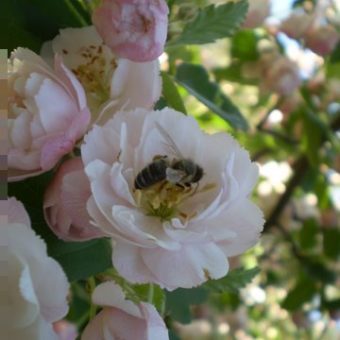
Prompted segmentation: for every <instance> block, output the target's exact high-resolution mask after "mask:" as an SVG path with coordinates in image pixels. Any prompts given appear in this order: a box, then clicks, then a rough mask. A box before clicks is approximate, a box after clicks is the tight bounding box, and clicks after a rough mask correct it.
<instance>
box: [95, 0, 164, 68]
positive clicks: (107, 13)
mask: <svg viewBox="0 0 340 340" xmlns="http://www.w3.org/2000/svg"><path fill="white" fill-rule="evenodd" d="M168 13H169V9H168V6H167V3H166V1H165V0H104V1H103V3H102V4H101V5H100V6H99V7H98V8H97V9H96V10H95V11H94V13H93V16H92V21H93V23H94V25H95V26H96V28H97V30H98V32H99V34H100V35H101V36H102V38H103V40H104V42H105V44H106V45H108V46H109V47H111V49H112V50H113V51H114V53H115V54H117V55H118V56H120V57H122V58H126V59H130V60H133V61H136V62H144V61H151V60H153V59H156V58H157V57H159V56H160V55H161V54H162V52H163V49H164V44H165V41H166V36H167V26H168Z"/></svg>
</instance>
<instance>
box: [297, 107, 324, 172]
mask: <svg viewBox="0 0 340 340" xmlns="http://www.w3.org/2000/svg"><path fill="white" fill-rule="evenodd" d="M302 119H303V131H304V133H303V137H302V144H303V148H304V150H305V152H306V155H307V157H308V160H309V162H310V163H311V164H312V165H313V166H317V165H318V164H319V148H320V145H321V141H322V137H323V130H322V129H323V128H324V127H323V126H322V129H321V128H320V127H321V123H320V120H319V119H318V118H317V117H316V116H315V114H314V112H311V111H309V110H308V109H307V110H304V111H303V115H302Z"/></svg>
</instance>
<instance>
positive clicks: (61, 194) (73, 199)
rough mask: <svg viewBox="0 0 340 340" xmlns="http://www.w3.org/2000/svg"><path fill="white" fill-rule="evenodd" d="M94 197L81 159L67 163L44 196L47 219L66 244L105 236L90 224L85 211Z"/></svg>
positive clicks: (70, 160)
mask: <svg viewBox="0 0 340 340" xmlns="http://www.w3.org/2000/svg"><path fill="white" fill-rule="evenodd" d="M90 196H91V189H90V182H89V180H88V178H87V177H86V175H85V173H84V166H83V163H82V161H81V158H80V157H78V158H73V159H69V160H67V161H66V162H64V163H63V164H62V165H61V166H60V168H59V169H58V171H57V173H56V175H55V176H54V178H53V180H52V182H51V183H50V185H49V187H48V188H47V190H46V193H45V197H44V215H45V220H46V222H47V224H48V225H49V227H50V228H51V229H52V231H53V232H54V233H55V234H56V235H57V236H58V237H59V238H61V239H63V240H65V241H85V240H90V239H93V238H98V237H103V236H105V235H104V234H103V232H102V231H101V230H100V229H99V228H96V227H94V226H93V225H91V223H90V216H89V214H88V212H87V210H86V203H87V200H88V199H89V198H90Z"/></svg>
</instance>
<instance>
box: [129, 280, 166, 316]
mask: <svg viewBox="0 0 340 340" xmlns="http://www.w3.org/2000/svg"><path fill="white" fill-rule="evenodd" d="M131 288H132V289H133V290H134V291H135V293H136V294H137V296H138V298H139V299H140V300H141V301H145V302H149V303H152V304H153V305H154V306H155V307H156V308H157V310H158V311H159V312H160V313H162V312H164V307H165V293H164V291H163V290H162V288H160V287H159V286H157V285H155V284H143V285H133V286H131ZM150 291H151V293H150Z"/></svg>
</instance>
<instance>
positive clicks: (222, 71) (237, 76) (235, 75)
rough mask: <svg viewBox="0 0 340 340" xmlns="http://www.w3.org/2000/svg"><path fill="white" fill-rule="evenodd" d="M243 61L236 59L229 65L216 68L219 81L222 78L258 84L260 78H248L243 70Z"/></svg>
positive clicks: (243, 83)
mask: <svg viewBox="0 0 340 340" xmlns="http://www.w3.org/2000/svg"><path fill="white" fill-rule="evenodd" d="M242 68H243V63H241V62H240V61H238V60H234V61H233V62H232V63H231V64H230V65H229V66H227V67H220V68H215V69H214V70H213V74H214V76H215V78H216V80H217V81H218V82H219V81H221V80H227V81H232V82H235V83H239V84H242V85H257V84H258V82H259V81H258V80H257V79H256V78H247V77H245V76H244V75H243V74H242V72H243V70H242Z"/></svg>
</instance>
